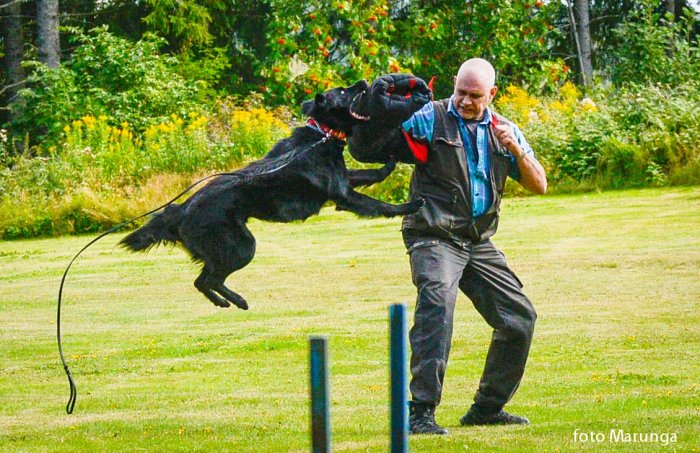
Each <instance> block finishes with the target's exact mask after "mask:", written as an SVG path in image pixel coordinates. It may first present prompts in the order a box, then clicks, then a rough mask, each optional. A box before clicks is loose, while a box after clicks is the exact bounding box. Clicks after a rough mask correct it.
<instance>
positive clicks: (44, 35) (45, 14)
mask: <svg viewBox="0 0 700 453" xmlns="http://www.w3.org/2000/svg"><path fill="white" fill-rule="evenodd" d="M36 21H37V36H36V41H37V47H38V48H39V61H41V62H42V63H44V64H45V65H46V66H48V67H49V68H55V67H57V66H58V65H59V64H61V46H60V43H59V40H58V0H37V2H36Z"/></svg>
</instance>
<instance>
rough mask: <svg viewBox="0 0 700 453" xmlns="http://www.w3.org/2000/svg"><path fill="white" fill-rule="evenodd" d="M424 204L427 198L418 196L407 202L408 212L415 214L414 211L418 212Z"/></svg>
mask: <svg viewBox="0 0 700 453" xmlns="http://www.w3.org/2000/svg"><path fill="white" fill-rule="evenodd" d="M424 204H425V200H424V199H423V198H416V199H415V200H413V201H409V202H408V203H406V213H407V214H413V213H414V212H418V210H419V209H420V208H422V207H423V205H424Z"/></svg>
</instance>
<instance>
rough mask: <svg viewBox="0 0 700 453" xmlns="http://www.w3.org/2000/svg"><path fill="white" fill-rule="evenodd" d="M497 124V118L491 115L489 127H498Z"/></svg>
mask: <svg viewBox="0 0 700 453" xmlns="http://www.w3.org/2000/svg"><path fill="white" fill-rule="evenodd" d="M498 123H499V121H498V118H497V117H496V115H494V114H493V113H491V127H496V126H498Z"/></svg>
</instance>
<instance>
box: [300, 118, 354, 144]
mask: <svg viewBox="0 0 700 453" xmlns="http://www.w3.org/2000/svg"><path fill="white" fill-rule="evenodd" d="M306 124H308V125H309V126H311V127H313V128H315V129H317V130H318V131H319V132H321V133H323V134H325V135H326V136H330V137H333V138H337V139H338V140H341V141H345V139H346V138H347V134H346V133H345V132H343V131H339V130H337V129H331V128H330V127H328V126H326V125H325V124H321V123H319V122H318V121H316V120H315V119H313V118H309V120H308V121H307V122H306Z"/></svg>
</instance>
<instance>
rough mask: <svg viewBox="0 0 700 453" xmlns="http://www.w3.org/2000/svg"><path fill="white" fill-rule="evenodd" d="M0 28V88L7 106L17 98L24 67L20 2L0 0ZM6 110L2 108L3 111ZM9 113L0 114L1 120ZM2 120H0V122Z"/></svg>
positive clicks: (23, 75)
mask: <svg viewBox="0 0 700 453" xmlns="http://www.w3.org/2000/svg"><path fill="white" fill-rule="evenodd" d="M0 7H1V8H0V30H2V40H3V43H4V45H5V57H4V58H3V59H2V69H3V71H5V80H6V85H5V86H4V87H1V88H0V90H1V91H0V92H1V93H2V95H0V99H1V100H2V106H3V107H7V106H9V104H10V103H12V102H14V101H15V100H16V98H17V92H18V91H19V89H20V88H21V85H22V82H23V81H24V77H25V74H24V68H22V49H23V46H24V37H23V36H22V19H21V15H22V12H21V8H20V2H19V1H15V0H0ZM4 112H6V110H3V113H4ZM13 113H14V112H13V110H12V109H10V115H9V117H8V115H1V116H2V119H3V120H7V119H11V117H12V116H14V115H13ZM2 122H3V121H2V120H0V123H2Z"/></svg>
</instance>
